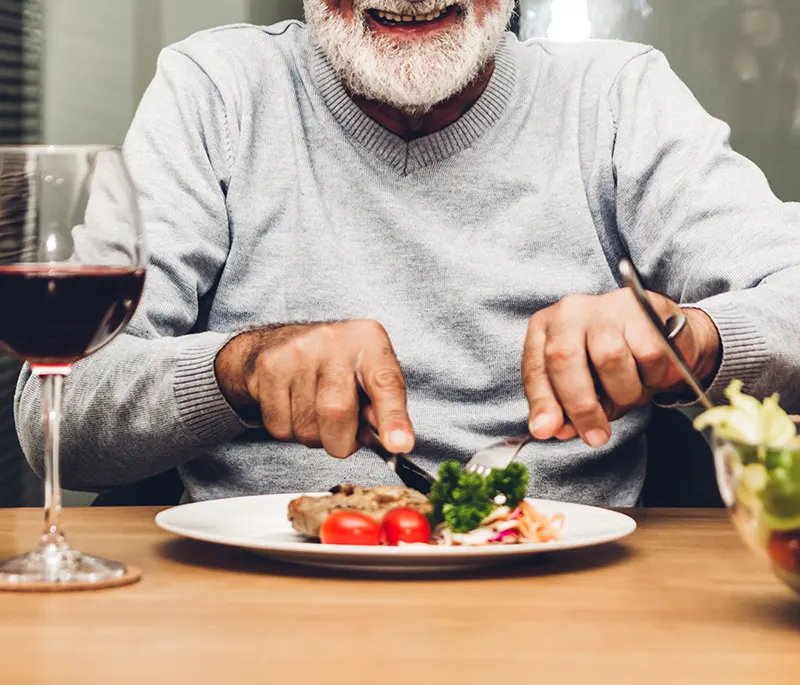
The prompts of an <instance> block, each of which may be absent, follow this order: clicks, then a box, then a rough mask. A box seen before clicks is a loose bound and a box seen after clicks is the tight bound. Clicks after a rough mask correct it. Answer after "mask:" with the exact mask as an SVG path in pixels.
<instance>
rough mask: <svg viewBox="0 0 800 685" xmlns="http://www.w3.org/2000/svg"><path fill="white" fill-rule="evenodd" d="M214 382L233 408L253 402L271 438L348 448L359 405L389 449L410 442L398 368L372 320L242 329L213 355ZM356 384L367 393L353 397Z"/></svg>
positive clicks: (342, 454)
mask: <svg viewBox="0 0 800 685" xmlns="http://www.w3.org/2000/svg"><path fill="white" fill-rule="evenodd" d="M216 374H217V382H218V383H219V386H220V389H221V390H222V393H223V394H224V395H225V397H226V398H227V400H228V401H229V402H230V403H231V405H232V406H233V407H234V408H236V409H237V410H240V411H244V410H248V409H251V408H255V407H258V409H259V410H260V413H261V417H262V419H263V421H264V427H265V428H266V429H267V431H268V432H269V433H270V435H272V437H274V438H275V439H277V440H284V441H287V442H290V441H296V442H299V443H301V444H303V445H306V446H307V447H324V448H325V450H326V451H327V452H328V453H329V454H331V455H332V456H334V457H337V458H339V459H344V458H346V457H349V456H350V455H352V454H353V453H354V452H356V451H357V450H358V449H359V448H360V445H359V444H358V439H357V433H358V425H359V418H360V415H361V411H362V410H366V414H367V415H368V416H369V417H370V418H371V419H374V421H375V423H376V426H375V427H376V428H377V429H378V434H379V436H380V438H381V442H383V444H384V445H385V446H386V448H387V449H388V450H390V451H391V452H399V453H408V452H411V450H412V449H413V447H414V429H413V427H412V425H411V420H410V419H409V417H408V410H407V407H406V390H405V381H404V379H403V372H402V371H401V369H400V364H399V363H398V361H397V357H396V356H395V353H394V350H393V348H392V343H391V342H390V340H389V336H388V335H387V334H386V331H385V330H384V328H383V326H381V325H380V324H379V323H377V322H376V321H343V322H338V323H322V324H303V325H289V326H283V327H280V328H269V329H264V330H257V331H251V332H249V333H243V334H241V335H239V336H237V337H235V338H233V339H232V340H231V341H230V342H229V343H228V344H227V345H226V346H225V347H224V348H222V350H221V351H220V353H219V355H218V356H217V360H216ZM359 389H360V390H362V391H363V393H364V394H366V396H367V397H368V398H369V404H368V406H367V407H363V406H361V403H360V402H359V394H360V393H359Z"/></svg>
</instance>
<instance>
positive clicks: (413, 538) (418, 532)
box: [381, 507, 431, 547]
mask: <svg viewBox="0 0 800 685" xmlns="http://www.w3.org/2000/svg"><path fill="white" fill-rule="evenodd" d="M381 530H382V532H383V542H384V543H385V544H387V545H391V546H393V547H396V546H397V545H399V544H400V543H401V542H406V543H409V544H410V543H415V542H430V541H431V526H430V524H429V523H428V519H427V518H426V517H425V515H424V514H420V513H419V512H418V511H417V510H416V509H409V508H407V507H398V508H397V509H392V510H391V511H390V512H389V513H388V514H386V516H384V517H383V522H382V523H381Z"/></svg>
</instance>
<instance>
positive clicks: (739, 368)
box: [656, 293, 768, 407]
mask: <svg viewBox="0 0 800 685" xmlns="http://www.w3.org/2000/svg"><path fill="white" fill-rule="evenodd" d="M729 295H730V294H729V293H725V294H723V295H717V296H715V297H712V298H710V299H708V300H704V301H702V302H700V303H698V304H695V305H691V306H686V307H684V309H699V310H700V311H703V312H705V313H706V314H708V316H709V317H711V320H712V321H713V322H714V325H715V326H716V327H717V331H719V336H720V341H721V344H722V363H721V364H720V367H719V370H718V371H717V374H716V376H715V377H714V379H713V381H712V382H711V384H710V385H708V386H707V388H706V394H707V395H708V396H709V397H710V398H711V400H712V401H713V402H720V401H722V398H723V397H724V395H723V393H724V392H725V389H726V388H727V387H728V386H729V385H730V383H731V381H732V380H736V379H738V380H740V381H742V383H744V387H745V389H747V388H748V387H749V386H751V385H752V383H753V382H754V381H755V380H756V379H758V377H759V376H760V375H761V373H762V372H763V369H764V365H765V364H766V362H767V360H768V352H767V344H766V341H765V340H764V337H763V336H762V335H761V334H760V333H759V332H758V328H757V327H756V325H755V323H753V321H752V320H751V319H750V318H749V317H748V316H747V315H746V314H744V313H743V312H741V311H740V310H739V308H738V307H737V306H736V305H734V304H732V303H731V302H730V300H729ZM675 399H676V398H675V396H659V397H658V398H657V399H656V404H657V405H659V406H662V407H690V406H693V405H696V404H697V403H698V401H697V398H696V397H694V396H691V397H690V396H689V395H686V396H682V397H680V398H678V399H677V401H670V400H675Z"/></svg>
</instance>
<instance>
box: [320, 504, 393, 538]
mask: <svg viewBox="0 0 800 685" xmlns="http://www.w3.org/2000/svg"><path fill="white" fill-rule="evenodd" d="M319 538H320V540H321V541H322V542H323V543H324V544H326V545H365V546H375V545H379V544H381V527H380V526H379V525H378V524H377V523H376V522H375V521H373V520H372V519H371V518H370V517H369V516H367V515H366V514H362V513H361V512H358V511H344V510H342V511H334V512H333V513H332V514H331V515H330V516H328V518H326V519H325V521H324V522H323V524H322V527H321V528H320V534H319Z"/></svg>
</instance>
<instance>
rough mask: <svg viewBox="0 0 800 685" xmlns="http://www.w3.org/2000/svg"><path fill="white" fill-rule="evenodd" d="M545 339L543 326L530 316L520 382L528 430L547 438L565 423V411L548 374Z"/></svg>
mask: <svg viewBox="0 0 800 685" xmlns="http://www.w3.org/2000/svg"><path fill="white" fill-rule="evenodd" d="M545 342H546V335H545V331H544V329H543V325H542V324H539V322H538V321H537V320H536V319H535V318H534V319H531V324H530V326H529V327H528V335H527V337H526V339H525V349H524V351H523V355H522V385H523V387H524V389H525V397H526V398H527V400H528V407H529V416H528V429H529V430H530V433H531V435H533V437H535V438H536V439H537V440H550V439H551V438H552V437H554V436H555V435H556V434H557V432H558V431H559V430H560V429H561V428H562V427H563V425H564V412H563V411H562V410H561V405H560V404H559V402H558V399H557V398H556V394H555V391H554V390H553V386H552V385H551V384H550V379H549V378H548V377H547V364H546V362H545V353H544V350H545Z"/></svg>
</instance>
